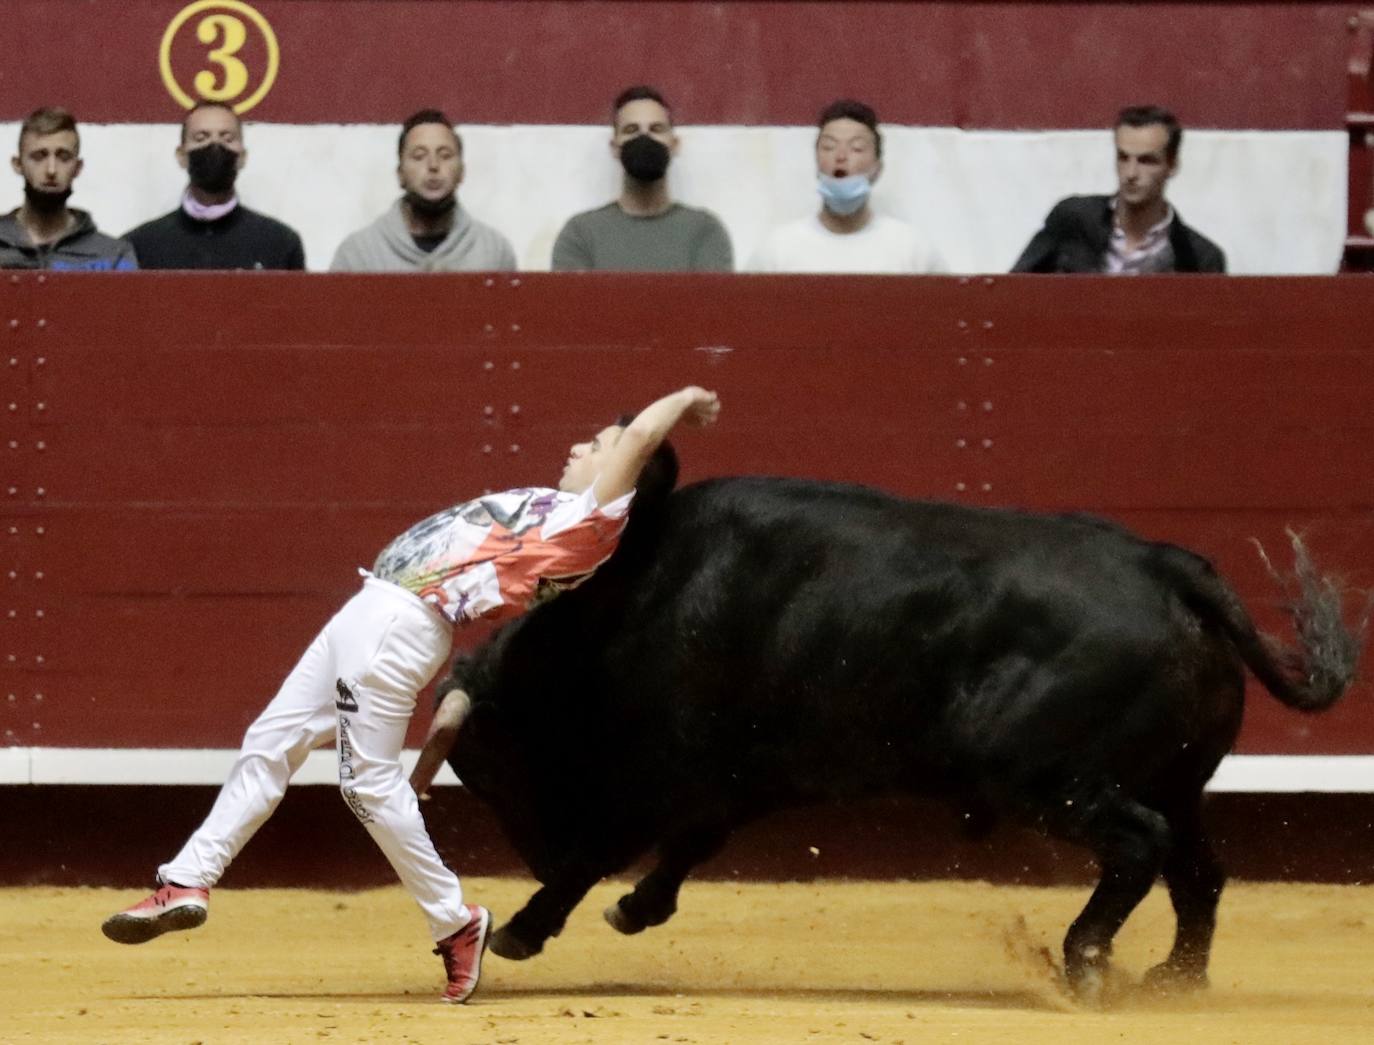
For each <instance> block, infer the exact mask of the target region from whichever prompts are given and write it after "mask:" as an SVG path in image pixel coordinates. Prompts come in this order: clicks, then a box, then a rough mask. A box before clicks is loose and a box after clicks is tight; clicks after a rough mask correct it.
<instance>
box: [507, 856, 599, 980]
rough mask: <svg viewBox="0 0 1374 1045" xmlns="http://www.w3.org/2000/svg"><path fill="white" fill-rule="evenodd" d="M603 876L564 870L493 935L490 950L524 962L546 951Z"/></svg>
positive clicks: (582, 871) (581, 871)
mask: <svg viewBox="0 0 1374 1045" xmlns="http://www.w3.org/2000/svg"><path fill="white" fill-rule="evenodd" d="M600 877H601V876H600V875H598V874H592V873H590V872H588V871H584V870H575V871H564V872H563V873H562V874H560V875H559V876H558V877H556V878H554V879H553V880H552V881H550V882H548V883H547V884H546V885H544V886H543V887H542V888H540V889H539V890H538V891H537V892H535V894H534V895H533V896H531V897H530V898H529V900H528V902H526V904H525V906H524V907H522V908H520V910H518V911H516V912H515V914H514V915H512V916H511V919H510V920H509V921H508V922H506V924H505V925H503V926H501V927H500V928H499V929H497V930H496V931H495V932H494V933H492V934H491V941H490V943H489V944H488V946H489V947H490V949H491V950H492V951H494V952H495V953H496V954H499V955H500V956H501V957H502V958H509V959H511V960H512V961H523V960H524V959H526V958H533V957H534V956H535V955H536V954H538V953H539V952H540V951H542V950H543V949H544V944H545V943H546V942H547V941H548V938H549V937H550V936H557V935H558V934H559V933H561V932H562V931H563V925H564V924H565V923H566V922H567V920H568V915H569V914H571V913H572V909H573V908H574V907H576V906H577V905H578V904H579V903H580V902H581V901H582V898H583V897H584V896H586V895H587V890H588V889H590V888H591V887H592V886H593V885H595V884H596V883H597V881H598V880H599V879H600Z"/></svg>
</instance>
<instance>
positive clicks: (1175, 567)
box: [1156, 530, 1374, 711]
mask: <svg viewBox="0 0 1374 1045" xmlns="http://www.w3.org/2000/svg"><path fill="white" fill-rule="evenodd" d="M1288 537H1289V539H1290V540H1291V541H1292V542H1293V572H1292V573H1291V574H1282V573H1280V572H1279V571H1278V570H1276V569H1275V568H1274V566H1273V564H1272V563H1270V561H1269V557H1268V556H1267V555H1266V554H1265V552H1264V549H1263V547H1261V546H1260V545H1259V542H1258V541H1256V542H1255V546H1256V547H1257V548H1259V554H1260V558H1261V559H1263V560H1264V565H1265V568H1266V569H1267V570H1268V571H1269V574H1270V576H1272V577H1273V578H1274V579H1275V581H1277V582H1278V584H1279V586H1280V587H1281V588H1282V589H1283V591H1284V594H1285V596H1286V601H1285V604H1284V610H1285V612H1286V613H1287V614H1288V616H1289V618H1290V619H1291V620H1292V622H1293V631H1294V633H1295V635H1296V638H1297V643H1296V645H1291V646H1290V645H1287V644H1286V643H1284V642H1283V641H1281V640H1280V639H1278V638H1276V637H1274V636H1272V635H1265V634H1263V633H1261V632H1260V631H1258V630H1257V629H1256V628H1255V624H1254V621H1252V620H1251V619H1250V614H1249V613H1248V612H1246V609H1245V606H1244V605H1243V604H1242V603H1241V601H1240V599H1239V597H1238V596H1237V595H1236V593H1235V592H1234V591H1232V590H1231V587H1230V585H1228V584H1227V583H1226V582H1225V581H1224V580H1222V578H1221V577H1220V576H1219V575H1218V574H1217V572H1216V570H1214V569H1213V568H1212V565H1211V564H1210V563H1208V562H1207V561H1206V560H1205V559H1202V558H1200V557H1198V556H1196V555H1192V554H1191V553H1188V552H1185V551H1183V550H1182V549H1180V548H1175V547H1172V546H1169V545H1156V549H1157V551H1158V553H1159V554H1158V556H1157V559H1156V561H1157V562H1158V563H1159V565H1160V566H1162V567H1163V569H1164V572H1166V573H1167V574H1168V575H1169V576H1170V577H1171V578H1173V579H1174V581H1175V582H1176V584H1178V585H1179V586H1181V588H1182V591H1181V594H1182V595H1183V596H1184V600H1185V602H1187V603H1188V605H1190V606H1191V607H1192V608H1193V609H1194V610H1195V611H1196V612H1197V613H1198V614H1199V615H1200V616H1202V617H1203V618H1204V619H1206V620H1208V621H1211V622H1213V623H1214V624H1216V625H1218V626H1220V627H1221V628H1222V629H1223V630H1224V631H1225V632H1226V634H1227V635H1228V636H1230V639H1231V641H1232V642H1233V643H1234V644H1235V647H1236V649H1237V650H1238V651H1239V652H1240V655H1241V659H1243V660H1244V661H1245V664H1246V666H1247V667H1249V669H1250V670H1251V671H1252V672H1254V674H1255V677H1256V678H1257V679H1259V680H1260V682H1262V683H1263V684H1264V687H1265V689H1267V690H1269V692H1270V693H1272V694H1274V696H1276V697H1278V698H1279V700H1281V701H1283V702H1284V703H1285V704H1287V705H1288V706H1289V707H1291V708H1297V709H1298V710H1300V711H1321V710H1323V709H1325V708H1328V707H1330V706H1331V705H1332V704H1334V703H1335V702H1336V701H1337V700H1338V699H1340V697H1341V695H1342V694H1343V693H1345V691H1346V690H1347V689H1349V688H1350V684H1351V682H1353V681H1354V679H1355V673H1356V669H1357V668H1358V666H1359V660H1360V653H1361V651H1362V649H1363V647H1364V638H1365V630H1366V627H1367V625H1368V623H1369V615H1370V607H1371V605H1372V604H1374V600H1370V601H1367V602H1366V603H1365V606H1364V608H1363V611H1362V613H1361V615H1360V618H1359V621H1358V623H1357V624H1356V625H1355V626H1354V627H1353V628H1352V627H1350V626H1349V625H1347V623H1346V620H1345V615H1344V613H1343V610H1342V590H1341V586H1340V585H1339V584H1338V583H1337V582H1336V581H1335V580H1334V579H1333V578H1331V577H1327V576H1323V575H1322V574H1321V573H1319V572H1318V571H1317V567H1316V565H1315V564H1314V563H1313V562H1312V557H1311V555H1309V554H1308V551H1307V548H1306V546H1305V545H1304V544H1303V541H1302V538H1301V537H1299V536H1298V535H1297V534H1296V533H1294V532H1293V531H1292V530H1289V531H1288Z"/></svg>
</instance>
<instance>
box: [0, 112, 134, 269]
mask: <svg viewBox="0 0 1374 1045" xmlns="http://www.w3.org/2000/svg"><path fill="white" fill-rule="evenodd" d="M10 166H11V167H13V168H14V172H15V173H16V174H18V175H19V176H20V177H21V178H23V179H24V202H23V203H22V204H21V205H20V206H18V207H16V208H15V209H14V210H12V211H10V212H9V213H8V214H6V215H4V216H0V268H7V269H68V270H76V271H85V272H102V271H110V270H111V269H136V268H138V263H137V262H136V261H135V259H134V249H133V247H131V246H130V245H129V244H128V243H127V242H126V241H124V240H122V239H115V238H114V237H113V236H106V235H104V234H103V233H100V232H97V231H96V228H95V222H94V221H92V220H91V216H90V215H89V214H87V213H86V212H85V211H84V210H77V209H76V208H74V207H68V206H67V199H68V197H70V196H71V194H72V182H73V181H75V180H76V176H77V175H78V174H80V173H81V137H80V135H78V134H77V132H76V120H75V119H73V118H72V114H71V113H69V112H67V110H66V109H59V108H57V107H56V106H49V107H47V108H43V109H37V110H35V111H34V112H32V113H30V114H29V117H28V119H26V120H25V121H24V122H23V124H22V125H20V128H19V154H18V155H17V156H15V157H14V158H13V159H11V160H10Z"/></svg>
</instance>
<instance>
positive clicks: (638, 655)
mask: <svg viewBox="0 0 1374 1045" xmlns="http://www.w3.org/2000/svg"><path fill="white" fill-rule="evenodd" d="M633 537H634V539H633V540H630V539H629V537H628V536H627V540H626V541H625V543H624V544H623V545H622V548H621V549H619V550H618V551H617V554H616V555H615V556H613V557H612V559H611V560H610V561H609V562H608V563H607V564H606V565H605V566H603V567H602V568H601V570H600V571H598V573H597V574H596V575H594V576H593V577H592V578H591V579H590V580H589V581H588V582H587V583H586V584H584V585H583V586H582V587H581V588H578V589H576V590H574V591H572V592H569V593H567V594H564V595H562V596H560V597H558V598H557V599H555V600H553V601H552V602H550V603H549V604H547V605H544V606H540V607H538V608H537V609H535V610H533V611H532V612H531V613H529V614H528V615H527V616H526V617H525V618H523V619H521V620H519V621H517V622H516V623H515V624H513V625H511V626H510V627H508V628H506V629H505V630H503V631H502V632H501V633H499V634H498V635H497V636H495V637H494V638H493V639H492V641H491V642H490V643H489V644H488V645H486V646H485V647H483V648H482V649H481V650H479V651H478V652H477V653H476V655H475V656H474V657H473V658H472V659H471V660H469V661H466V662H464V663H463V664H461V665H460V666H459V668H458V669H457V673H458V677H457V678H456V679H455V682H456V683H458V684H461V685H462V686H463V687H464V688H465V689H467V691H468V692H469V694H470V695H471V697H472V699H473V701H474V707H473V712H472V715H471V717H470V718H469V720H468V722H467V723H466V724H465V726H464V728H463V730H462V732H461V733H460V735H459V738H458V742H457V744H456V746H455V750H454V753H453V755H452V757H451V762H452V764H453V766H454V769H455V770H456V771H457V773H458V775H459V777H460V778H461V779H462V780H463V781H464V782H465V783H466V784H467V785H468V786H469V787H470V788H471V789H472V790H473V791H474V792H475V793H476V794H477V795H479V796H480V797H481V798H483V799H484V800H486V801H487V802H489V803H490V804H491V805H492V806H493V808H494V809H495V810H496V812H497V814H498V816H499V817H500V819H501V821H502V823H503V825H504V826H505V828H506V829H507V831H508V832H509V834H510V837H511V839H512V841H513V843H514V844H515V845H516V847H517V849H518V850H519V852H520V853H521V856H522V857H523V858H524V859H525V860H526V861H527V862H528V864H529V866H530V868H531V870H532V871H533V872H534V874H535V876H536V877H537V878H538V879H539V881H540V882H541V883H543V888H541V889H540V890H539V891H538V892H537V893H536V894H535V896H534V897H533V898H532V899H531V901H530V903H529V904H528V905H527V906H526V907H525V908H524V909H523V910H522V911H520V912H519V913H517V914H516V915H515V917H514V918H512V919H511V920H510V922H509V923H508V924H507V925H506V926H505V927H503V929H502V930H501V931H500V932H499V933H498V934H497V935H496V938H495V939H494V940H493V947H494V948H495V949H496V950H497V952H498V953H501V954H505V955H507V956H508V957H526V956H528V955H530V954H534V953H537V952H538V951H539V950H540V948H542V946H543V943H544V941H545V939H546V938H547V937H548V936H549V935H553V934H557V933H558V932H559V931H560V930H561V928H562V925H563V921H564V919H565V918H566V916H567V914H568V912H569V911H571V910H572V908H573V906H575V905H576V903H577V902H578V901H579V900H580V899H581V898H582V896H583V894H584V893H585V891H586V890H587V889H588V888H589V887H590V886H591V885H593V884H594V883H595V882H597V881H598V880H600V879H601V878H602V877H603V876H605V875H607V874H611V873H615V872H617V871H620V870H622V869H624V868H625V867H626V866H628V865H629V864H630V863H631V862H633V861H634V860H635V859H637V858H638V857H639V856H641V855H642V854H643V853H644V852H646V851H647V850H649V849H650V848H652V847H654V846H657V847H658V849H659V854H660V860H661V862H660V865H659V867H658V868H656V869H655V870H654V871H653V872H651V873H650V874H649V875H648V876H647V877H646V878H645V879H644V880H643V881H641V882H640V883H639V885H638V886H637V887H636V888H635V890H634V891H633V892H632V893H630V894H629V895H627V896H626V897H624V898H623V899H622V900H621V901H620V903H619V904H618V905H617V906H616V907H615V908H613V909H612V910H611V911H609V912H607V916H608V918H609V920H610V921H611V922H612V924H613V925H615V927H616V928H618V929H620V930H621V931H624V932H635V931H638V930H639V929H642V928H644V927H645V926H647V925H654V924H658V923H659V922H662V921H664V920H665V919H666V918H668V917H669V916H670V915H671V914H672V913H673V910H674V908H675V906H676V898H677V892H678V887H679V886H680V885H681V883H682V880H683V878H684V877H685V876H686V875H687V873H688V872H689V871H690V869H691V867H692V866H693V865H694V864H695V863H697V862H699V861H700V860H702V859H705V858H707V857H709V856H710V855H712V854H713V853H714V852H715V851H716V850H717V849H718V848H719V847H720V846H721V845H722V844H723V843H724V841H725V839H726V838H727V836H728V835H729V833H730V831H731V830H732V829H733V828H735V827H736V826H738V825H739V824H741V823H743V822H745V821H748V820H750V819H752V818H755V817H758V816H761V815H763V814H766V813H769V812H771V811H774V810H777V809H780V808H783V807H787V806H792V805H797V804H801V803H808V802H816V801H823V800H832V799H840V798H851V797H856V796H860V795H871V794H876V793H900V792H909V793H920V794H934V795H940V796H944V797H946V798H948V799H949V800H950V801H952V802H954V803H956V805H958V806H959V807H960V808H976V809H980V810H991V811H995V812H996V813H998V814H1001V815H1010V816H1013V817H1016V818H1018V819H1020V820H1022V821H1026V822H1030V823H1033V824H1036V825H1038V826H1039V827H1040V828H1042V829H1043V830H1045V831H1047V832H1049V833H1051V834H1054V835H1056V836H1058V837H1061V838H1065V839H1069V840H1072V841H1075V842H1078V843H1081V844H1082V845H1084V846H1086V847H1088V848H1089V849H1091V850H1092V851H1093V852H1094V853H1096V855H1097V857H1098V859H1099V861H1100V863H1101V866H1102V879H1101V882H1100V884H1099V885H1098V887H1097V889H1096V891H1095V892H1094V893H1093V896H1092V898H1091V900H1090V901H1089V903H1088V905H1087V907H1086V908H1085V910H1084V912H1083V913H1082V915H1081V916H1080V917H1079V918H1078V919H1077V920H1076V921H1075V922H1074V924H1073V926H1072V927H1071V928H1070V930H1069V934H1068V937H1067V939H1066V941H1065V963H1066V970H1067V972H1068V974H1069V976H1070V978H1071V979H1072V980H1073V981H1074V982H1076V983H1082V982H1084V981H1086V980H1092V979H1093V978H1094V977H1095V976H1096V975H1097V974H1099V973H1100V972H1101V971H1102V969H1103V968H1105V965H1106V963H1107V958H1108V956H1109V954H1110V952H1111V942H1112V938H1113V937H1114V936H1115V934H1116V932H1117V930H1118V929H1119V928H1120V926H1121V923H1122V922H1123V921H1124V920H1125V918H1126V917H1127V916H1128V915H1129V914H1130V912H1131V911H1132V910H1133V909H1134V908H1135V906H1136V905H1137V904H1138V903H1139V901H1140V900H1141V899H1142V898H1143V897H1144V895H1145V893H1146V892H1147V891H1148V890H1149V888H1150V886H1151V884H1152V883H1153V882H1154V880H1155V878H1156V877H1157V876H1158V875H1159V874H1160V873H1163V875H1164V877H1165V879H1166V881H1167V883H1168V885H1169V889H1170V892H1171V896H1172V898H1173V901H1174V905H1175V908H1176V911H1177V914H1178V921H1179V925H1178V936H1177V939H1176V941H1175V945H1174V949H1173V951H1172V953H1171V954H1170V956H1169V958H1168V959H1167V961H1166V962H1165V963H1164V964H1163V965H1162V966H1160V967H1159V968H1158V969H1157V970H1155V972H1154V975H1155V976H1156V977H1157V978H1161V979H1166V980H1180V981H1184V982H1192V983H1201V982H1204V981H1205V976H1206V966H1207V957H1208V951H1209V949H1210V945H1211V937H1212V929H1213V926H1214V921H1215V909H1216V903H1217V898H1218V895H1219V893H1220V891H1221V887H1222V883H1223V881H1224V876H1223V874H1222V872H1221V870H1220V868H1219V866H1218V865H1217V862H1216V859H1215V857H1214V856H1213V854H1212V851H1211V848H1210V846H1209V844H1208V842H1207V839H1206V836H1205V834H1204V832H1203V829H1202V826H1201V820H1200V815H1199V811H1200V801H1201V794H1202V788H1203V785H1204V783H1205V782H1206V781H1207V779H1208V778H1209V777H1210V776H1211V775H1212V773H1213V771H1214V770H1215V769H1216V766H1217V763H1218V762H1219V760H1220V759H1221V757H1222V756H1223V755H1224V754H1225V753H1226V752H1227V751H1228V750H1229V749H1230V747H1231V745H1232V743H1233V742H1234V740H1235V737H1236V733H1237V731H1238V730H1239V728H1240V721H1241V711H1242V700H1243V695H1244V666H1245V665H1249V667H1250V668H1251V670H1252V671H1254V673H1255V674H1256V675H1257V676H1258V677H1259V679H1260V680H1261V681H1262V682H1263V683H1264V684H1265V685H1266V686H1268V687H1269V688H1270V689H1271V690H1273V691H1274V692H1275V693H1276V694H1277V695H1278V696H1279V697H1280V698H1281V699H1283V700H1284V701H1285V702H1287V703H1289V704H1292V705H1294V706H1296V707H1303V708H1313V709H1315V708H1320V707H1325V706H1327V705H1329V704H1330V703H1331V702H1332V701H1333V700H1334V699H1335V698H1336V697H1337V696H1339V695H1340V693H1341V692H1343V691H1344V689H1345V688H1346V687H1347V686H1348V685H1349V683H1350V681H1351V678H1352V676H1353V672H1354V667H1355V659H1356V654H1357V652H1358V640H1357V638H1356V636H1355V635H1353V634H1352V633H1351V632H1350V631H1348V630H1347V629H1346V628H1345V626H1344V625H1343V623H1342V621H1341V617H1340V613H1339V603H1338V602H1337V604H1336V611H1335V612H1332V609H1331V605H1330V603H1329V600H1327V602H1325V603H1323V602H1322V601H1321V599H1320V598H1318V596H1317V593H1318V592H1321V591H1326V590H1327V589H1326V588H1325V587H1324V586H1323V583H1322V582H1321V581H1320V580H1318V579H1316V574H1315V571H1313V570H1312V569H1311V564H1310V560H1308V559H1307V558H1306V555H1305V552H1304V551H1303V550H1302V548H1301V545H1295V547H1296V549H1297V552H1298V555H1299V574H1300V575H1304V574H1305V575H1306V580H1305V581H1304V583H1303V584H1302V585H1301V586H1300V587H1299V588H1298V590H1297V594H1296V596H1295V599H1294V604H1295V609H1294V613H1295V615H1296V620H1297V621H1298V624H1299V627H1298V628H1297V629H1296V630H1297V634H1298V638H1299V641H1300V644H1301V645H1300V646H1299V647H1297V648H1293V649H1286V648H1282V647H1280V646H1279V645H1278V644H1277V643H1275V642H1274V641H1273V640H1269V639H1265V638H1262V637H1260V636H1259V635H1258V634H1257V633H1256V632H1255V629H1254V626H1253V625H1252V624H1251V622H1250V619H1249V617H1248V615H1247V614H1246V613H1245V610H1244V608H1243V607H1242V606H1241V604H1240V602H1239V600H1238V599H1237V598H1236V596H1235V595H1234V593H1232V591H1231V590H1230V588H1229V587H1227V585H1226V584H1225V583H1224V581H1222V580H1221V578H1220V577H1218V576H1217V574H1216V573H1215V572H1214V571H1213V570H1212V568H1211V566H1210V565H1209V564H1208V563H1207V562H1206V561H1205V560H1203V559H1201V558H1199V557H1197V556H1195V555H1193V554H1191V553H1189V552H1187V551H1184V550H1183V549H1180V548H1176V547H1173V546H1170V545H1163V544H1157V543H1151V542H1148V541H1144V540H1141V539H1140V538H1138V537H1135V536H1133V535H1132V534H1130V533H1128V532H1126V531H1125V530H1123V529H1121V528H1120V527H1117V526H1114V525H1112V524H1109V523H1106V522H1103V521H1101V520H1098V519H1093V518H1088V517H1080V516H1055V517H1052V516H1044V515H1034V514H1028V513H1023V512H1015V511H1002V510H988V509H976V508H967V507H960V506H956V505H950V504H938V503H921V502H912V501H905V500H901V499H898V498H895V497H891V496H888V495H885V494H882V493H879V492H876V491H873V490H869V489H864V488H860V487H853V486H842V485H836V484H824V483H818V482H808V481H802V480H785V479H722V480H714V481H711V482H706V483H701V484H697V485H695V486H690V487H687V488H686V489H683V490H681V491H678V492H677V493H674V494H672V495H671V497H669V498H668V499H667V500H666V501H663V502H661V505H660V506H659V508H658V509H657V510H656V511H655V517H654V521H653V525H652V526H640V527H638V528H637V529H635V530H634V531H633Z"/></svg>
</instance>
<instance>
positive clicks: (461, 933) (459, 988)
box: [434, 904, 491, 1005]
mask: <svg viewBox="0 0 1374 1045" xmlns="http://www.w3.org/2000/svg"><path fill="white" fill-rule="evenodd" d="M467 909H468V914H470V915H471V916H472V917H471V918H470V919H468V924H467V925H465V926H463V927H462V928H461V929H459V930H458V931H457V932H456V933H454V934H453V935H452V936H447V937H445V938H444V939H442V940H440V941H439V945H438V946H437V947H435V948H434V953H435V954H437V955H439V957H441V958H443V959H444V972H445V973H447V974H448V986H447V987H446V988H444V993H443V994H441V995H440V996H439V1000H440V1001H446V1002H452V1003H453V1004H455V1005H457V1004H460V1003H462V1002H465V1001H467V1000H468V998H470V997H472V992H473V991H475V990H476V989H477V980H478V978H479V977H480V976H481V975H482V952H483V951H485V950H486V949H487V934H488V932H489V931H490V930H491V912H490V911H488V910H487V909H486V908H485V907H477V906H476V905H474V904H468V905H467Z"/></svg>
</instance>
